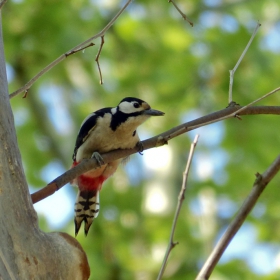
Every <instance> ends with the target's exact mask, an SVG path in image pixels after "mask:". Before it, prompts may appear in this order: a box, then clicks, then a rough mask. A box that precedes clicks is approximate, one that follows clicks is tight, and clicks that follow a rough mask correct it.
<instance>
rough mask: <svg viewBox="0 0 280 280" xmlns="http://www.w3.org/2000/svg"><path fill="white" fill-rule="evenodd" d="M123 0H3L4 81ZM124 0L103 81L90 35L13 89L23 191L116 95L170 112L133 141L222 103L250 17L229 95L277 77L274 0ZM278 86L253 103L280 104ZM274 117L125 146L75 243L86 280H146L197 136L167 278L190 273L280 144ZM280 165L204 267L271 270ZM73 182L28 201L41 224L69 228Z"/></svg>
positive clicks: (250, 96)
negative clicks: (139, 147) (25, 88)
mask: <svg viewBox="0 0 280 280" xmlns="http://www.w3.org/2000/svg"><path fill="white" fill-rule="evenodd" d="M124 3H125V2H124V1H122V2H119V1H114V0H106V1H86V0H84V1H82V0H80V1H63V0H61V1H54V0H53V1H51V0H49V1H46V0H42V1H34V0H14V1H12V0H11V1H8V2H7V3H6V5H5V7H4V9H3V13H2V18H3V32H4V43H5V55H6V59H7V72H8V79H9V90H10V92H13V91H15V90H16V89H18V88H19V87H21V86H22V85H24V84H25V83H26V82H27V81H28V80H29V79H31V78H32V77H33V76H34V75H35V74H36V73H38V71H40V70H41V69H42V68H43V67H45V66H46V65H47V64H49V63H50V62H51V61H53V60H54V59H55V58H57V57H58V56H59V55H61V54H63V53H65V52H66V51H68V50H69V49H71V48H72V47H74V46H75V45H77V44H78V43H80V42H82V41H84V40H86V39H87V38H89V37H90V36H92V35H94V34H96V33H97V32H99V31H100V30H101V29H102V28H103V27H104V26H105V25H106V24H107V23H108V22H109V21H110V20H111V19H112V17H113V16H114V15H115V14H116V12H117V11H118V10H119V9H120V8H121V6H122V5H123V4H124ZM177 4H178V5H179V6H180V8H181V9H182V10H183V11H184V12H185V13H186V14H187V16H188V17H189V18H191V19H192V21H193V22H194V27H193V28H192V27H190V25H189V24H188V23H186V22H185V21H183V19H182V18H181V16H180V15H179V13H178V12H177V11H176V10H175V9H174V7H173V6H172V5H171V4H169V3H168V2H167V1H145V0H142V1H134V2H133V3H132V4H131V5H130V6H129V7H128V9H127V10H126V11H125V12H124V13H123V14H122V16H121V17H120V18H119V19H118V20H117V22H116V23H115V25H114V26H113V27H112V28H111V29H110V30H109V31H108V32H107V33H106V36H105V45H104V47H103V50H102V53H101V57H100V64H101V69H102V74H103V79H104V85H102V86H101V85H100V84H99V74H98V70H97V66H96V63H95V61H94V60H95V56H96V54H97V51H98V48H99V43H100V40H99V39H98V40H95V42H94V43H95V44H96V46H94V47H92V48H88V49H86V50H85V51H84V52H80V53H77V54H75V55H72V56H69V57H68V58H67V59H66V60H64V61H63V62H62V63H60V64H59V65H58V66H56V67H55V68H53V69H52V70H51V71H50V72H48V73H47V74H45V75H44V76H43V77H42V78H40V80H39V81H38V82H36V83H35V85H34V86H33V87H32V88H31V89H30V91H29V93H28V96H27V98H26V99H22V98H21V97H20V96H17V97H15V98H13V99H12V100H11V103H12V107H13V111H14V117H15V124H16V129H17V136H18V142H19V146H20V150H21V154H22V159H23V163H24V168H25V172H26V177H27V181H28V184H29V186H30V191H31V192H34V191H35V190H36V189H39V188H42V187H43V186H45V185H46V184H47V183H48V182H50V181H51V180H53V179H54V178H55V177H56V176H58V175H60V174H61V173H63V172H64V171H66V170H67V169H68V168H69V166H70V165H71V156H72V152H73V147H74V142H75V137H76V134H77V131H78V129H79V126H80V123H81V122H82V120H83V119H84V118H85V116H86V115H88V114H89V113H90V112H92V111H95V110H97V109H99V108H102V107H108V106H110V107H114V106H116V105H117V104H118V103H119V101H120V100H121V99H122V98H123V97H126V96H135V97H138V98H141V99H144V100H145V101H147V102H148V103H150V105H151V106H152V107H153V108H156V109H158V110H161V111H164V112H165V113H166V115H165V117H163V118H153V119H151V120H149V121H148V122H147V123H145V124H144V125H143V126H141V128H140V129H139V134H140V136H141V138H142V139H146V138H148V137H150V136H153V135H156V134H158V133H160V132H163V131H165V130H167V129H169V128H171V127H173V126H176V125H178V124H180V123H182V122H184V121H187V120H191V119H193V118H196V117H199V116H203V115H205V114H208V113H210V112H213V111H215V110H219V109H221V108H224V107H226V106H227V102H228V96H227V92H228V82H229V72H228V71H229V69H232V68H233V67H234V65H235V63H236V62H237V59H238V58H239V56H240V54H241V52H242V51H243V49H244V47H245V45H246V44H247V42H248V40H249V38H250V36H251V34H252V32H253V30H254V28H255V26H256V23H257V21H258V20H259V21H260V23H261V24H262V27H261V28H260V30H259V32H258V34H257V37H256V38H255V40H254V42H253V44H252V46H251V47H250V49H249V51H248V53H247V54H246V56H245V58H244V60H243V61H242V63H241V65H240V68H239V69H238V71H237V72H236V74H235V80H234V100H235V101H236V102H238V103H239V104H242V105H245V104H247V103H249V102H251V101H253V100H255V99H256V98H258V97H260V96H262V95H263V94H265V93H267V92H269V91H270V90H272V89H274V88H276V87H278V86H279V72H280V57H279V52H280V20H279V19H280V3H279V2H278V1H273V0H266V1H237V0H236V1H234V0H232V1H229V0H228V1H226V0H225V1H222V0H213V1H210V0H205V1H194V0H188V1H182V0H181V1H178V3H177ZM279 102H280V98H279V94H275V95H273V96H271V97H269V98H268V99H267V100H265V101H263V102H262V104H263V105H273V104H279ZM278 127H279V117H278V116H247V117H243V120H242V121H239V120H236V119H233V120H227V121H225V122H222V123H216V124H212V125H209V126H207V127H203V128H200V129H197V130H196V131H194V132H191V133H189V134H186V135H183V136H180V137H178V138H176V139H174V140H172V141H170V143H169V145H168V146H165V147H161V148H157V149H153V150H150V151H145V152H144V155H143V156H140V155H134V156H132V157H131V160H130V162H129V163H128V164H127V165H126V166H124V167H121V168H119V170H118V171H117V173H116V174H115V175H114V177H112V178H111V179H109V180H108V181H107V182H106V184H105V186H104V187H103V189H102V193H101V213H100V215H99V217H98V218H97V219H96V220H95V221H94V224H93V225H92V228H91V230H90V233H89V235H88V237H87V238H85V237H84V236H83V233H80V234H79V235H78V237H77V239H78V241H79V242H80V243H81V244H82V246H83V248H84V249H85V251H86V253H87V255H88V259H89V262H90V266H91V279H112V280H113V279H147V280H149V279H155V278H156V275H157V274H158V271H159V268H160V264H161V261H162V258H163V255H164V251H165V249H166V246H167V241H168V237H169V232H170V228H171V223H172V219H173V213H174V210H175V206H176V203H177V196H178V193H179V189H180V186H181V181H182V172H183V170H184V168H185V163H186V158H187V154H188V149H189V146H190V142H191V140H192V139H193V137H194V135H195V133H199V134H200V140H199V145H198V147H197V150H196V153H195V157H194V163H193V165H192V168H191V174H190V178H189V182H188V190H187V195H186V200H185V202H184V204H183V208H182V212H181V215H180V218H179V224H178V226H177V228H176V235H175V240H176V241H179V245H178V246H177V247H176V248H175V249H174V250H173V251H172V254H171V256H170V260H169V262H168V266H167V269H166V272H165V276H164V279H174V280H176V279H194V277H195V275H196V274H197V272H198V270H199V268H200V267H201V265H202V264H203V261H204V260H205V259H206V257H207V256H208V254H209V252H210V251H211V248H212V247H213V245H214V244H215V242H216V241H217V240H218V238H219V236H221V234H222V233H223V232H224V230H225V228H226V226H227V225H228V223H229V222H230V220H231V219H232V217H233V215H234V213H235V212H236V211H237V209H238V208H239V206H240V205H241V204H242V201H243V200H244V199H245V197H246V196H247V195H248V193H249V192H250V189H251V186H252V183H253V181H254V174H255V173H256V172H263V171H264V170H265V169H266V168H267V167H268V165H269V164H270V163H271V162H272V161H273V160H274V158H275V157H276V156H277V155H278V153H279V141H280V134H279V129H278ZM278 194H279V175H278V176H277V177H276V178H275V180H274V181H273V182H271V184H270V185H269V187H268V189H267V190H266V191H265V193H264V194H263V195H262V197H261V198H260V200H259V202H258V204H257V205H256V207H255V208H254V210H253V212H252V213H251V215H250V217H249V218H248V220H247V221H246V223H245V224H244V225H243V227H242V228H241V230H240V232H239V233H238V234H237V236H236V237H235V238H234V240H233V242H232V244H231V245H230V247H229V248H228V249H227V251H226V253H225V255H224V256H223V257H222V259H221V261H220V263H219V265H218V266H217V268H216V269H215V270H214V273H213V277H212V278H211V279H219V280H220V279H277V278H279V277H280V276H279V275H280V271H279V268H280V246H279V240H280V239H279V235H280V223H279V218H280V204H279V195H278ZM75 196H76V189H75V188H73V187H71V186H69V185H68V186H66V187H65V188H63V189H62V190H60V191H59V192H58V193H56V194H54V195H53V196H52V197H50V198H47V199H46V200H45V201H43V202H39V203H38V204H37V205H35V208H36V210H37V211H38V215H39V222H40V227H41V228H42V230H44V231H54V230H55V231H65V232H68V233H69V234H71V235H74V225H73V205H74V201H75Z"/></svg>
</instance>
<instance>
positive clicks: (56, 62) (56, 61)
mask: <svg viewBox="0 0 280 280" xmlns="http://www.w3.org/2000/svg"><path fill="white" fill-rule="evenodd" d="M131 2H132V0H127V2H126V3H125V5H124V6H123V7H122V8H121V9H120V11H119V12H118V13H117V14H116V15H115V16H114V18H113V19H112V20H111V21H110V22H109V23H108V24H107V25H106V26H105V27H104V28H103V29H102V30H101V31H100V32H99V33H97V34H95V35H94V36H92V37H91V38H89V39H87V40H86V41H84V42H82V43H81V44H79V45H77V46H76V47H74V48H72V49H71V50H69V51H68V52H66V54H69V53H70V54H71V53H72V52H73V53H75V52H77V51H81V50H83V48H84V46H86V45H87V44H89V43H90V42H91V41H92V40H94V39H96V38H99V37H101V36H103V35H104V34H105V33H106V32H107V30H108V29H109V28H110V27H111V26H112V25H113V24H114V23H115V21H116V20H117V19H118V17H119V16H120V15H121V14H122V13H123V11H124V10H125V9H126V8H127V6H128V5H129V4H130V3H131ZM66 54H62V55H61V56H59V57H58V58H57V59H56V60H54V61H53V62H51V63H50V64H49V65H48V66H46V67H45V68H44V69H43V70H41V71H40V72H39V73H38V74H37V75H36V76H34V77H33V78H32V79H31V80H30V81H29V82H28V83H26V84H25V85H24V86H23V87H21V88H20V89H18V90H16V91H14V92H13V93H11V94H10V98H13V97H15V96H17V95H18V94H20V93H22V92H27V91H28V90H29V89H30V87H31V86H32V85H33V84H34V83H35V82H36V81H37V80H38V79H39V78H40V77H41V76H42V75H43V74H45V73H47V72H48V71H49V70H50V69H52V68H53V67H54V66H56V65H57V64H58V63H60V62H61V61H62V60H64V59H65V58H66V57H67V56H66Z"/></svg>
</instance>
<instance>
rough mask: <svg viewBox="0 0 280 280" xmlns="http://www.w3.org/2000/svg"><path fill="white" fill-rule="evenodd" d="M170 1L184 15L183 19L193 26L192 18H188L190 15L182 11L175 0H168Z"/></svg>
mask: <svg viewBox="0 0 280 280" xmlns="http://www.w3.org/2000/svg"><path fill="white" fill-rule="evenodd" d="M168 2H169V3H172V4H173V6H174V7H175V9H176V10H177V11H178V12H179V14H180V15H181V16H182V17H183V19H184V20H185V21H187V22H188V23H189V24H190V25H191V27H193V22H192V21H191V20H190V19H188V17H187V16H186V15H185V14H184V13H183V12H182V11H181V9H180V8H179V7H178V5H177V4H176V3H175V2H174V1H173V0H168Z"/></svg>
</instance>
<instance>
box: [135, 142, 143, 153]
mask: <svg viewBox="0 0 280 280" xmlns="http://www.w3.org/2000/svg"><path fill="white" fill-rule="evenodd" d="M136 148H137V151H138V153H139V154H140V155H141V156H142V155H143V151H144V146H143V143H142V142H141V141H139V142H138V143H137V144H136Z"/></svg>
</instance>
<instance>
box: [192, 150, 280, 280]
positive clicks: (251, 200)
mask: <svg viewBox="0 0 280 280" xmlns="http://www.w3.org/2000/svg"><path fill="white" fill-rule="evenodd" d="M279 170H280V155H279V156H278V157H277V158H276V159H275V160H274V162H273V163H272V164H271V165H270V166H269V168H268V169H267V170H266V171H265V172H264V173H263V174H262V175H260V174H259V173H257V174H256V177H257V178H256V180H255V182H254V185H253V189H252V191H251V193H250V194H249V195H248V197H247V198H246V200H245V201H244V203H243V205H242V206H241V208H240V209H239V211H238V213H237V214H236V216H235V218H234V220H233V221H232V222H231V224H230V225H229V227H228V228H227V230H226V232H225V233H224V234H223V236H222V237H221V239H220V240H219V242H218V243H217V245H216V246H215V248H214V249H213V251H212V253H211V254H210V256H209V257H208V259H207V260H206V262H205V264H204V265H203V267H202V269H201V270H200V272H199V274H198V275H197V277H196V280H207V279H209V277H210V275H211V273H212V271H213V269H214V267H215V266H216V264H217V263H218V261H219V259H220V258H221V256H222V254H223V253H224V251H225V250H226V248H227V246H228V245H229V243H230V241H231V240H232V238H233V237H234V236H235V234H236V233H237V231H238V230H239V229H240V227H241V226H242V224H243V223H244V221H245V219H246V217H247V216H248V215H249V213H250V211H251V210H252V209H253V207H254V205H255V204H256V202H257V200H258V198H259V196H260V195H261V194H262V192H263V191H264V189H265V187H266V186H267V184H268V183H269V182H270V181H271V180H272V179H273V178H274V177H275V175H276V174H277V173H278V172H279Z"/></svg>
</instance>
